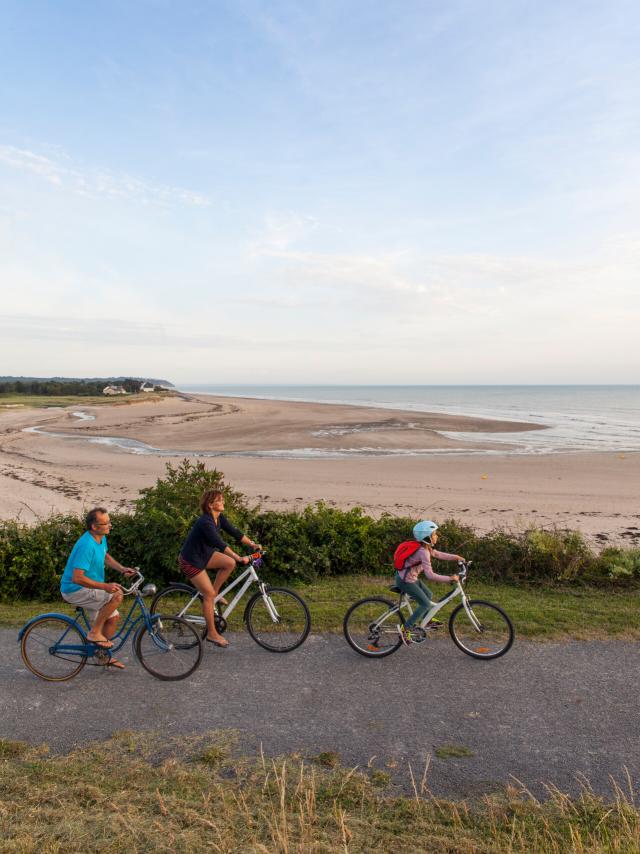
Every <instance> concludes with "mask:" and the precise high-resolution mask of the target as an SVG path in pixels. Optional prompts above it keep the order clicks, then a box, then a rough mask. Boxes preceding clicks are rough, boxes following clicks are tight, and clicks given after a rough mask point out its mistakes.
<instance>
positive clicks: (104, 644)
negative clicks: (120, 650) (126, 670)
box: [87, 638, 113, 649]
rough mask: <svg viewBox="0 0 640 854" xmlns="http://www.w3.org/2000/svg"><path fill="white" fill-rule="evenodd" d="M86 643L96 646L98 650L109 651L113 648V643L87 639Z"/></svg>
mask: <svg viewBox="0 0 640 854" xmlns="http://www.w3.org/2000/svg"><path fill="white" fill-rule="evenodd" d="M87 643H92V644H93V645H94V646H97V647H98V649H111V647H112V646H113V641H110V640H93V638H87Z"/></svg>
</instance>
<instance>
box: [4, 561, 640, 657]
mask: <svg viewBox="0 0 640 854" xmlns="http://www.w3.org/2000/svg"><path fill="white" fill-rule="evenodd" d="M295 589H296V590H297V591H298V592H299V593H300V594H301V595H302V596H303V597H304V598H305V600H306V601H307V604H308V605H309V609H310V611H311V621H312V631H314V632H340V631H342V619H343V617H344V614H345V611H346V610H347V608H348V607H349V605H351V604H352V603H353V602H355V601H356V600H357V599H361V598H363V597H365V596H379V595H387V596H389V597H390V598H391V599H394V598H395V594H393V593H390V592H389V591H388V590H387V587H386V585H385V583H384V581H383V580H382V579H380V578H363V577H360V576H352V577H348V576H343V577H340V578H332V579H323V580H321V581H317V582H315V583H314V584H304V585H299V586H297V587H296V588H295ZM432 589H433V591H434V592H435V594H436V597H439V596H440V595H442V594H443V593H444V592H445V591H446V590H447V589H448V587H446V586H445V585H442V584H434V585H433V587H432ZM468 593H469V596H470V598H472V599H487V600H489V601H490V602H495V603H496V604H497V605H500V606H501V607H502V608H504V610H505V611H506V612H507V614H509V616H510V617H511V620H512V621H513V624H514V626H515V630H516V635H517V637H519V638H529V639H531V640H549V641H551V640H568V639H576V640H605V639H611V638H617V639H619V640H640V590H627V591H615V592H614V591H606V590H602V589H599V588H589V587H578V586H571V587H563V588H560V587H553V588H551V587H538V588H532V587H517V586H515V585H510V584H481V583H476V582H474V581H472V582H471V584H470V585H469V588H468ZM451 610H452V606H448V608H447V609H445V610H444V612H443V613H444V619H446V618H447V614H448V613H449V612H450V611H451ZM46 611H56V612H62V613H65V614H72V613H73V611H74V608H73V607H72V606H70V605H67V604H66V603H65V602H63V601H62V599H57V600H54V601H50V602H35V601H17V602H13V603H6V602H5V603H0V626H2V627H18V626H21V625H22V624H23V623H24V622H26V620H28V619H29V618H30V617H33V616H35V615H36V614H41V613H44V612H46ZM121 613H126V611H125V610H124V609H121ZM242 613H243V602H241V603H240V605H239V606H238V607H236V610H235V611H234V612H233V614H232V615H231V619H230V621H229V628H230V629H231V630H240V629H241V628H242Z"/></svg>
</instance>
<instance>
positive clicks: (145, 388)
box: [140, 382, 153, 391]
mask: <svg viewBox="0 0 640 854" xmlns="http://www.w3.org/2000/svg"><path fill="white" fill-rule="evenodd" d="M140 391H153V386H152V385H147V384H146V382H144V383H142V385H141V386H140Z"/></svg>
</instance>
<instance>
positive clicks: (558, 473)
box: [0, 395, 640, 545]
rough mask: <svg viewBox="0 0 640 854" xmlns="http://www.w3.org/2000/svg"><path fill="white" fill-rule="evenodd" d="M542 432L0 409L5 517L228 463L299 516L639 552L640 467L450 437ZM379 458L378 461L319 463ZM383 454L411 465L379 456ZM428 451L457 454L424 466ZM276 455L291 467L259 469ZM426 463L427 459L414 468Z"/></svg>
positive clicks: (224, 401)
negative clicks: (440, 527)
mask: <svg viewBox="0 0 640 854" xmlns="http://www.w3.org/2000/svg"><path fill="white" fill-rule="evenodd" d="M77 413H82V414H81V415H78V414H77ZM88 416H90V418H89V417H88ZM25 428H27V429H29V430H30V432H25ZM32 428H36V430H38V431H46V433H53V434H62V435H58V436H55V435H53V436H52V435H47V434H46V433H45V432H33V431H32ZM531 429H537V428H536V426H535V425H530V424H526V423H515V422H501V421H487V420H483V419H475V418H463V417H459V416H453V415H441V414H438V415H432V414H424V413H416V412H400V411H397V410H385V409H378V408H376V409H373V408H364V407H354V406H338V405H332V404H314V403H290V402H279V401H266V400H252V399H240V398H223V397H210V396H204V395H203V396H193V395H184V396H178V395H175V396H171V397H168V398H166V399H164V400H160V401H142V402H137V403H128V402H127V403H119V404H108V405H101V406H94V407H90V406H86V407H85V406H81V405H77V406H74V407H68V408H66V409H31V408H29V409H28V408H11V409H0V516H1V517H2V518H5V519H6V518H19V519H21V520H23V521H27V522H31V521H34V520H35V519H37V518H38V517H45V516H47V515H49V514H50V513H53V512H70V511H71V512H79V511H81V510H83V509H84V508H87V507H90V506H93V505H94V504H96V503H100V504H106V505H107V506H108V507H110V508H111V509H120V508H123V509H124V508H127V507H129V506H130V505H131V502H132V501H133V500H135V498H136V497H137V495H138V492H139V490H140V489H142V488H144V487H145V486H149V485H151V484H153V483H154V482H155V480H156V479H157V478H158V477H160V476H162V474H163V472H164V468H165V464H166V463H167V462H171V463H174V464H175V463H177V462H179V461H180V460H181V459H183V458H184V457H185V456H189V455H191V454H194V453H197V452H201V453H216V454H220V456H208V457H202V459H203V460H204V461H205V462H206V464H207V465H208V466H209V467H211V468H217V469H219V470H221V471H223V472H224V474H225V476H226V478H227V480H228V481H229V482H230V483H232V484H233V485H234V487H235V488H237V489H240V490H241V491H242V492H244V493H245V494H246V495H247V497H248V499H249V501H250V502H251V503H256V504H260V505H261V506H262V507H263V508H265V509H283V508H298V509H299V508H301V507H303V506H304V505H305V504H308V503H309V502H313V501H317V500H324V501H326V502H327V503H329V504H332V505H335V506H338V507H342V508H348V507H353V506H355V505H359V506H361V507H363V508H365V510H367V511H368V512H371V513H372V514H374V515H378V514H380V513H382V512H384V511H388V512H391V513H397V514H399V515H411V516H428V517H433V518H436V519H444V518H446V517H451V516H453V517H456V518H459V519H460V520H464V521H465V522H467V523H469V524H471V525H473V526H474V527H476V528H477V529H478V530H480V531H487V530H491V529H494V528H506V529H510V530H522V529H524V528H526V527H528V526H532V525H536V526H544V527H556V528H571V529H577V530H580V531H582V532H583V533H584V534H585V535H587V537H589V539H590V540H591V541H592V542H593V543H594V544H596V545H598V544H599V545H606V544H624V543H626V544H633V543H634V542H635V543H637V542H640V506H639V504H638V500H637V496H638V493H639V491H640V454H637V453H625V454H618V453H608V454H605V453H599V454H590V453H589V454H587V453H574V454H548V455H535V456H534V455H529V456H527V455H508V454H505V453H504V452H505V451H506V450H508V449H509V447H510V446H509V445H508V444H507V445H505V444H504V443H502V444H500V445H496V446H495V447H494V448H493V450H494V451H495V450H497V451H498V453H494V454H492V455H478V454H477V451H478V450H480V449H492V444H491V442H490V440H487V437H486V435H483V436H482V437H481V439H482V441H480V439H479V441H478V442H468V441H465V442H462V441H458V440H456V439H455V438H454V437H451V436H443V435H442V432H446V433H452V432H456V431H462V432H465V433H482V434H487V433H501V434H504V433H511V434H513V437H514V442H515V441H516V440H517V437H518V434H519V433H521V432H522V431H525V430H531ZM112 437H119V438H120V439H125V440H134V442H140V443H144V445H146V446H150V447H152V448H156V449H161V450H162V451H164V452H165V454H164V455H162V456H159V455H154V454H152V453H132V452H131V450H125V449H122V448H120V447H115V446H114V445H113V444H110V443H109V440H110V439H111V438H112ZM89 438H92V439H95V440H96V441H92V442H89V441H87V439H89ZM371 448H375V449H377V451H378V455H369V454H368V453H364V454H363V455H359V456H349V457H341V458H327V457H325V456H320V455H318V453H319V452H320V451H324V452H331V451H336V450H340V449H346V450H349V451H351V452H354V451H358V450H360V449H371ZM301 449H314V451H313V453H315V454H316V456H313V455H310V456H308V457H307V458H298V459H291V458H289V457H288V456H287V453H295V452H296V451H301ZM385 449H398V450H400V451H402V452H403V453H402V455H389V456H384V455H380V451H384V450H385ZM138 450H139V449H138ZM429 450H435V451H438V450H439V451H443V452H447V453H440V455H429V454H426V453H425V452H426V451H429ZM265 451H266V452H278V451H280V452H282V456H278V455H275V456H266V457H265V456H263V457H260V456H255V454H256V453H261V452H265ZM416 451H422V452H423V453H422V455H418V456H414V455H411V452H416ZM465 451H466V453H465ZM452 452H456V453H452ZM473 452H475V453H473ZM305 453H309V452H308V450H307V451H305Z"/></svg>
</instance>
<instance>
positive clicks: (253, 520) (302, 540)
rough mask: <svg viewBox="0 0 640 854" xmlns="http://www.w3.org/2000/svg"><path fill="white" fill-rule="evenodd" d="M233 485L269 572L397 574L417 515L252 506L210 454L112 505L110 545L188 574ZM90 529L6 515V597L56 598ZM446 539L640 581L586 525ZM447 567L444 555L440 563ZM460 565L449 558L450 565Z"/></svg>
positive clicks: (485, 553) (574, 573) (584, 575)
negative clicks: (204, 511) (189, 544)
mask: <svg viewBox="0 0 640 854" xmlns="http://www.w3.org/2000/svg"><path fill="white" fill-rule="evenodd" d="M209 488H216V489H220V490H221V491H222V492H223V493H224V495H225V513H226V514H227V515H228V516H229V518H230V519H231V521H232V522H233V523H234V524H236V525H237V526H238V527H239V528H240V529H241V530H243V531H246V532H247V533H248V534H249V536H250V537H252V538H253V539H255V540H258V541H259V542H261V543H262V545H263V546H264V547H265V548H266V549H267V556H266V560H265V573H264V574H265V578H266V579H267V580H270V581H278V582H282V581H287V580H289V581H295V580H300V581H313V580H315V579H316V578H318V577H322V576H340V575H369V576H375V575H380V576H385V577H387V578H389V579H391V578H392V576H393V564H392V559H393V552H394V549H395V548H396V546H397V545H398V543H400V542H401V541H403V540H406V539H409V538H410V537H411V530H412V528H413V525H414V523H415V520H414V519H409V518H400V517H395V516H390V515H383V516H382V517H381V518H380V519H373V518H372V517H371V516H367V515H366V514H365V513H364V511H363V510H362V509H361V508H358V507H356V508H354V509H352V510H337V509H335V508H334V507H329V506H327V505H326V504H324V503H322V502H318V503H317V504H314V505H311V506H308V507H305V509H304V510H302V511H300V512H298V511H273V510H272V511H261V510H260V508H257V507H256V508H249V506H248V504H247V502H246V499H245V498H244V496H243V495H242V494H241V493H239V492H237V491H236V490H234V489H232V487H231V486H229V484H227V483H226V482H225V480H224V475H223V474H222V472H219V471H217V470H216V469H213V470H211V471H209V470H207V469H206V468H205V466H204V464H203V463H191V462H189V461H188V460H185V461H183V462H182V463H181V464H180V465H179V466H177V467H173V466H171V465H167V466H166V472H165V476H164V477H163V478H159V479H158V481H157V482H156V484H155V485H154V486H152V487H149V488H148V489H144V490H142V492H141V493H140V498H139V499H138V500H137V501H136V503H135V506H134V510H133V512H132V513H113V514H111V516H112V520H113V522H114V526H113V531H112V534H111V536H110V538H109V551H110V552H111V553H112V554H113V555H114V556H115V557H116V558H117V559H118V560H120V561H122V562H124V563H126V564H128V565H131V566H140V567H141V569H142V571H143V573H144V574H145V576H146V577H147V578H148V579H149V580H150V581H153V582H154V583H156V584H157V585H159V586H160V585H164V584H165V583H167V582H169V581H176V580H182V575H181V573H180V571H179V569H178V567H177V556H178V552H179V550H180V547H181V545H182V543H183V541H184V538H185V537H186V535H187V533H188V531H189V529H190V528H191V525H192V524H193V523H194V521H195V520H196V518H197V517H198V515H199V513H200V510H199V507H198V503H199V499H200V496H201V494H202V493H203V492H204V490H205V489H209ZM83 530H84V524H83V520H82V519H81V518H79V517H76V516H62V515H56V516H51V517H50V518H48V519H46V520H44V521H41V522H39V523H38V524H37V525H35V526H30V525H26V524H23V523H19V522H16V521H7V522H0V599H1V600H4V601H7V600H11V599H14V598H26V599H30V598H43V599H47V598H55V597H56V596H58V591H59V583H60V576H61V574H62V571H63V569H64V566H65V564H66V561H67V558H68V555H69V553H70V551H71V549H72V547H73V544H74V542H75V541H76V539H77V538H78V537H79V536H80V534H81V533H82V532H83ZM439 534H440V541H439V543H438V548H439V549H441V550H442V551H448V552H452V553H454V554H462V555H463V556H464V557H465V558H467V559H468V560H473V561H474V567H473V574H474V576H475V577H477V578H479V579H482V580H486V581H501V582H511V583H514V584H523V583H527V584H536V583H540V584H547V585H548V584H550V583H566V582H567V581H571V582H579V583H589V584H606V585H612V584H615V585H616V586H624V585H626V586H629V585H635V586H637V585H638V583H639V582H640V550H638V549H606V550H605V551H603V552H602V554H600V555H596V554H594V553H593V552H592V551H591V549H590V548H589V546H588V545H587V544H586V542H585V541H584V539H583V538H582V536H581V535H580V534H579V533H578V532H576V531H546V530H541V529H531V530H528V531H525V532H524V533H522V534H512V533H507V532H504V531H494V532H492V533H490V534H486V535H483V536H479V535H478V534H477V533H476V532H475V531H474V529H473V528H472V527H470V526H468V525H463V524H461V523H460V522H458V521H456V520H455V519H446V520H445V521H444V522H442V524H441V527H440V530H439ZM436 568H437V565H436ZM452 569H453V567H452V566H451V565H450V564H449V565H448V566H446V565H445V566H444V567H443V571H444V572H449V571H451V570H452Z"/></svg>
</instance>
